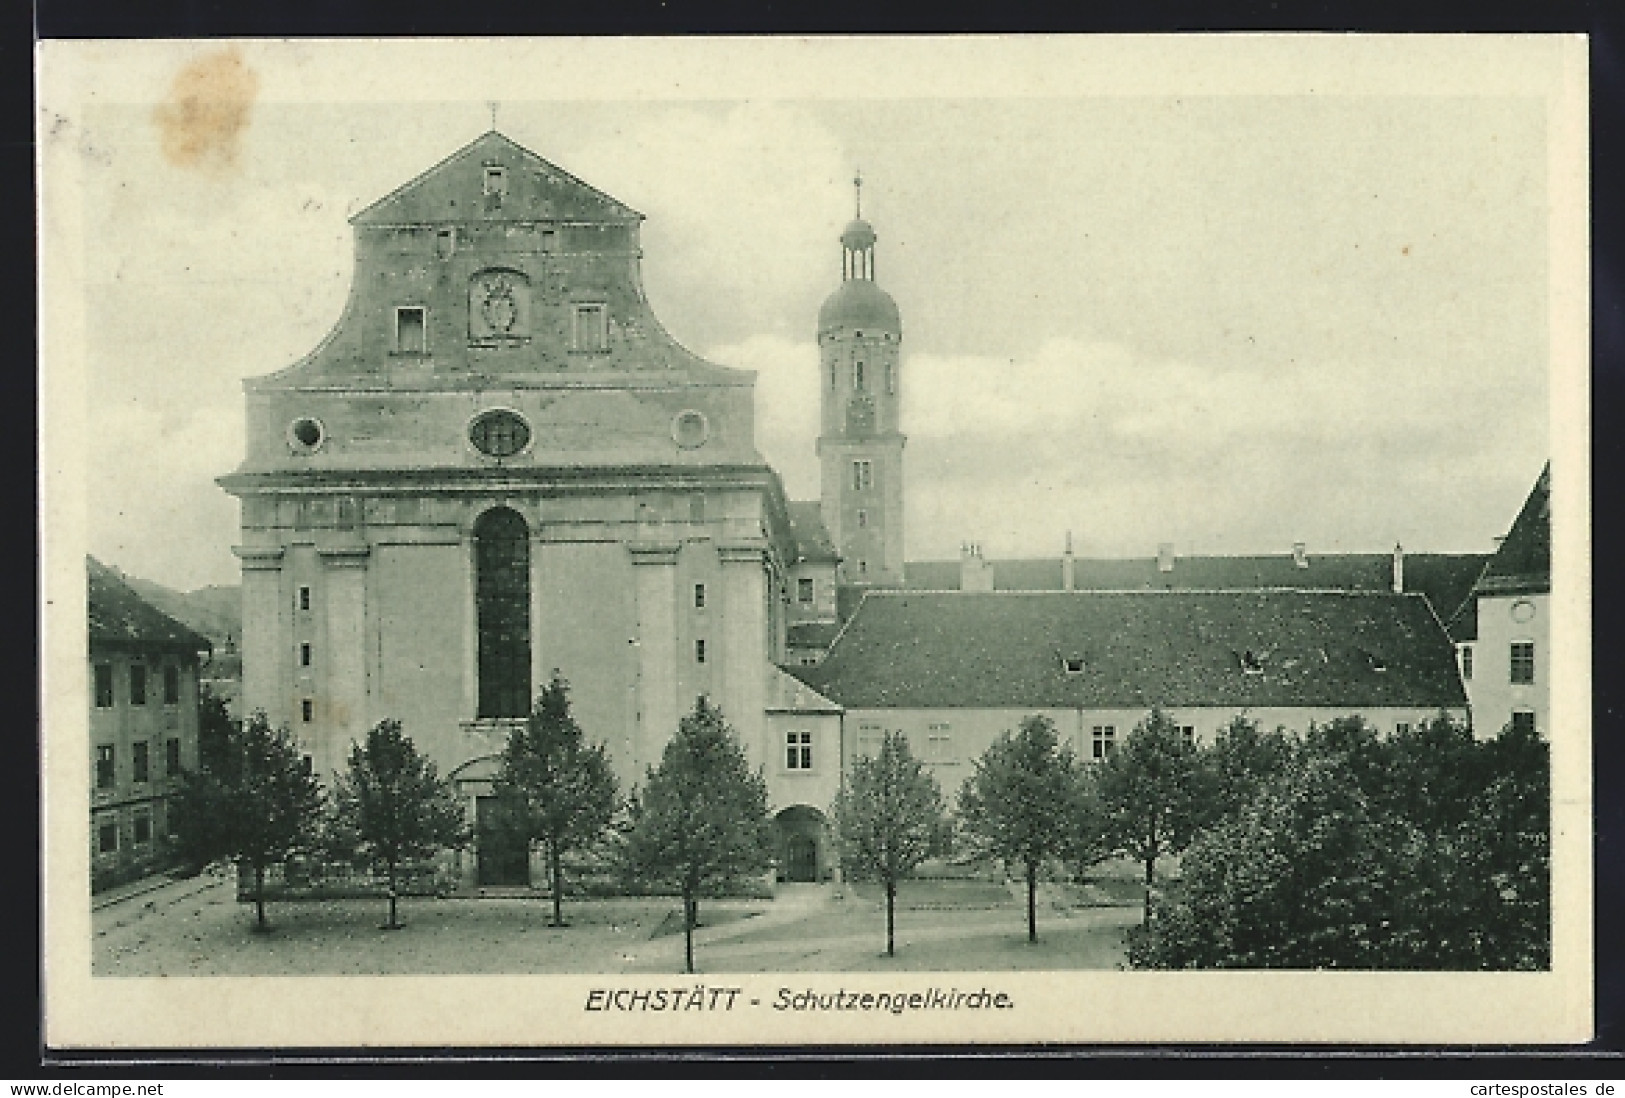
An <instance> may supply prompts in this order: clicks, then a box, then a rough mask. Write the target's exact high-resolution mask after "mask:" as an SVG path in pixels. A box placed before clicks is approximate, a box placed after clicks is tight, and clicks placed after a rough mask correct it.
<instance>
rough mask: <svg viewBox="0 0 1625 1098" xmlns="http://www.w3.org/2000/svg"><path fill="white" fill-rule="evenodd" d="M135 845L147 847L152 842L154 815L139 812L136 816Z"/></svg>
mask: <svg viewBox="0 0 1625 1098" xmlns="http://www.w3.org/2000/svg"><path fill="white" fill-rule="evenodd" d="M134 823H135V845H136V846H145V845H147V844H148V843H150V842H152V813H151V812H147V811H139V812H137V813H136V814H135V819H134Z"/></svg>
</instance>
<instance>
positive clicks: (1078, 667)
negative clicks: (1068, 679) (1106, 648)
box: [1061, 656, 1084, 675]
mask: <svg viewBox="0 0 1625 1098" xmlns="http://www.w3.org/2000/svg"><path fill="white" fill-rule="evenodd" d="M1061 663H1062V666H1063V667H1065V668H1066V673H1067V674H1068V675H1081V674H1083V668H1084V662H1083V657H1082V656H1068V657H1066V658H1065V659H1064V660H1062V661H1061Z"/></svg>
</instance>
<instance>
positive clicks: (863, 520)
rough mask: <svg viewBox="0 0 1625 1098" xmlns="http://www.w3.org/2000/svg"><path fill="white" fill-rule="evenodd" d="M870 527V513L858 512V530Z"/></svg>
mask: <svg viewBox="0 0 1625 1098" xmlns="http://www.w3.org/2000/svg"><path fill="white" fill-rule="evenodd" d="M868 525H869V512H867V511H859V512H858V528H859V529H860V530H861V529H862V528H864V527H865V526H868Z"/></svg>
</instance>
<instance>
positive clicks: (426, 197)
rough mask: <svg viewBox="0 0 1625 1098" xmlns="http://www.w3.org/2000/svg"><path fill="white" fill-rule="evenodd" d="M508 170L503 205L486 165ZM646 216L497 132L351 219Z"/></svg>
mask: <svg viewBox="0 0 1625 1098" xmlns="http://www.w3.org/2000/svg"><path fill="white" fill-rule="evenodd" d="M487 165H491V166H501V167H502V168H504V169H505V177H504V179H505V183H506V186H507V193H506V194H505V195H504V196H503V198H502V201H501V203H500V204H497V203H495V202H486V201H484V197H483V196H484V190H485V168H486V166H487ZM642 216H643V215H642V214H640V213H638V212H637V211H636V210H633V209H631V208H629V207H627V206H625V205H623V204H622V203H620V202H617V201H616V200H615V199H613V198H611V197H610V196H609V195H607V194H605V193H604V192H603V191H600V190H598V189H597V188H596V187H593V186H591V185H589V184H587V183H583V182H582V181H581V180H579V179H577V178H576V177H575V176H573V175H571V174H570V173H569V172H567V171H565V170H564V169H563V168H560V167H558V166H556V165H554V164H550V163H548V162H547V161H546V160H543V159H542V158H541V157H539V156H537V155H536V154H535V153H533V152H531V151H530V150H529V149H527V148H525V147H524V146H523V145H520V144H518V143H517V142H514V141H512V140H510V139H508V138H507V137H504V136H503V135H502V134H500V133H497V132H496V131H494V130H493V131H491V132H489V133H486V134H483V135H481V136H480V137H477V138H475V139H474V140H473V141H472V142H470V143H469V144H467V145H465V146H463V147H462V148H461V149H458V150H457V151H456V152H454V153H452V154H451V155H450V156H448V157H447V158H446V159H444V160H442V161H441V162H440V163H438V164H436V165H435V166H434V167H432V168H430V169H429V170H428V171H426V172H424V173H423V174H421V175H419V176H418V177H417V178H415V179H413V180H412V181H411V182H409V183H406V184H405V185H404V186H401V187H399V188H397V189H396V190H394V191H392V192H391V193H389V194H387V195H385V196H384V197H383V198H380V199H379V200H378V201H377V202H374V203H373V204H372V205H371V206H368V207H367V208H366V209H364V210H362V211H361V212H360V213H358V214H356V215H355V216H354V217H353V218H351V219H350V220H351V221H353V222H355V223H356V224H358V225H422V224H432V223H436V222H469V221H575V220H583V221H635V220H637V219H639V218H641V217H642Z"/></svg>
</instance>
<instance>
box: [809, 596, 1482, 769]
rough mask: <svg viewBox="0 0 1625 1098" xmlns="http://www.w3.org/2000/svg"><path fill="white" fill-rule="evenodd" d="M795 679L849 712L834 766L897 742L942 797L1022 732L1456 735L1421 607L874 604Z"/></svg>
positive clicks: (1196, 601) (1268, 602)
mask: <svg viewBox="0 0 1625 1098" xmlns="http://www.w3.org/2000/svg"><path fill="white" fill-rule="evenodd" d="M798 675H799V677H801V678H802V679H803V680H804V681H805V682H806V683H807V684H808V685H809V686H810V687H812V688H813V689H816V690H817V691H818V692H819V693H820V694H821V695H822V696H824V697H826V698H828V699H829V700H830V701H832V702H834V703H835V704H837V705H839V706H840V707H841V708H842V709H844V710H845V716H844V730H845V751H846V757H847V758H848V759H850V758H852V757H854V756H856V755H862V754H873V753H875V752H876V751H877V750H878V749H879V744H880V741H881V739H882V737H883V736H884V735H885V733H886V732H888V731H897V732H901V733H903V734H904V735H905V736H906V737H907V738H908V740H909V745H910V747H911V749H912V750H913V751H914V753H915V754H916V755H917V756H919V757H920V758H921V759H922V760H923V761H924V762H926V763H927V764H928V765H929V766H931V768H932V769H933V770H934V771H935V772H936V775H937V777H938V780H939V781H940V782H941V784H942V786H943V788H944V789H947V790H953V789H957V787H958V786H959V784H960V782H961V781H962V780H963V778H964V776H965V775H967V774H969V773H970V769H971V762H972V760H974V759H976V758H977V757H979V756H980V755H981V754H982V753H983V752H984V751H985V750H987V748H988V746H989V745H990V744H991V743H992V742H993V741H994V740H995V739H997V738H998V737H999V735H1001V734H1002V733H1004V732H1006V731H1009V730H1012V729H1014V728H1015V727H1016V726H1017V725H1018V724H1019V723H1020V722H1021V721H1022V719H1023V718H1025V717H1027V716H1030V715H1033V714H1042V715H1044V716H1047V717H1049V718H1050V719H1051V720H1052V721H1053V722H1054V723H1055V726H1056V729H1057V731H1058V732H1059V734H1060V735H1061V737H1062V739H1063V740H1064V741H1065V742H1067V743H1069V744H1071V746H1072V747H1073V749H1074V750H1075V751H1077V752H1078V754H1079V755H1080V756H1081V757H1082V758H1085V759H1091V758H1094V759H1098V758H1103V757H1105V756H1106V755H1107V754H1109V753H1110V752H1111V751H1112V750H1114V749H1115V747H1116V745H1117V744H1118V743H1119V742H1121V741H1122V739H1123V738H1124V737H1125V736H1127V735H1128V733H1129V731H1130V730H1131V729H1133V727H1134V726H1135V724H1136V723H1138V722H1139V721H1141V720H1143V719H1144V718H1145V717H1146V716H1147V715H1148V714H1149V713H1150V711H1151V709H1152V708H1153V707H1155V708H1160V709H1161V710H1162V711H1163V712H1165V713H1167V714H1168V715H1169V716H1170V717H1172V718H1173V720H1174V722H1175V723H1176V724H1177V725H1178V726H1179V727H1180V728H1182V729H1183V730H1184V731H1185V734H1186V735H1187V736H1188V737H1189V738H1190V739H1191V740H1193V741H1194V742H1198V743H1200V742H1206V741H1209V740H1211V739H1212V737H1213V736H1214V735H1215V734H1216V733H1217V732H1218V731H1219V730H1220V729H1222V728H1223V727H1224V726H1225V725H1227V724H1228V723H1229V722H1230V721H1231V720H1232V719H1234V718H1235V717H1237V716H1242V717H1247V718H1250V719H1253V720H1256V721H1258V722H1259V723H1260V724H1261V725H1262V726H1264V727H1266V728H1285V729H1288V730H1291V731H1296V732H1302V731H1305V730H1306V729H1307V728H1308V727H1309V725H1310V724H1311V723H1325V722H1327V721H1330V720H1332V719H1335V718H1337V717H1346V716H1353V715H1358V716H1361V717H1363V718H1364V719H1365V720H1366V721H1368V722H1369V723H1370V724H1371V725H1373V726H1374V727H1375V728H1377V729H1378V730H1380V731H1384V732H1393V731H1397V730H1401V729H1404V728H1406V727H1407V726H1412V725H1415V724H1417V723H1420V722H1422V721H1426V720H1431V719H1434V718H1436V717H1438V716H1439V715H1440V714H1441V713H1445V714H1448V715H1450V716H1451V717H1453V718H1455V719H1456V720H1461V721H1465V720H1466V717H1467V697H1466V694H1465V692H1464V691H1463V688H1462V682H1461V679H1460V677H1459V676H1458V675H1457V673H1456V665H1455V659H1454V655H1453V650H1452V647H1451V644H1450V640H1449V638H1448V636H1447V635H1446V633H1445V631H1444V627H1443V625H1442V624H1441V622H1440V621H1439V619H1438V616H1437V615H1435V614H1434V612H1433V609H1432V607H1431V606H1430V605H1429V603H1428V601H1427V600H1426V599H1425V598H1424V597H1423V596H1421V595H1418V594H1395V593H1392V592H1381V591H1377V592H1366V591H1295V590H1286V589H1269V590H1248V591H1190V590H1179V591H1166V590H1152V591H1147V590H1132V591H1070V592H981V593H975V592H961V591H947V592H941V591H938V592H930V591H919V592H916V591H870V592H868V593H867V594H866V595H865V596H864V598H863V600H862V602H861V604H860V605H859V606H858V608H857V611H856V612H855V613H854V614H853V616H852V619H851V620H850V621H849V622H847V624H846V626H845V628H844V629H843V630H842V633H841V635H840V637H839V639H838V640H837V641H836V642H835V645H834V647H833V648H832V649H831V651H830V653H829V655H828V657H827V658H826V659H825V660H824V661H823V662H822V663H820V664H819V665H818V666H816V667H809V668H805V669H798Z"/></svg>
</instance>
